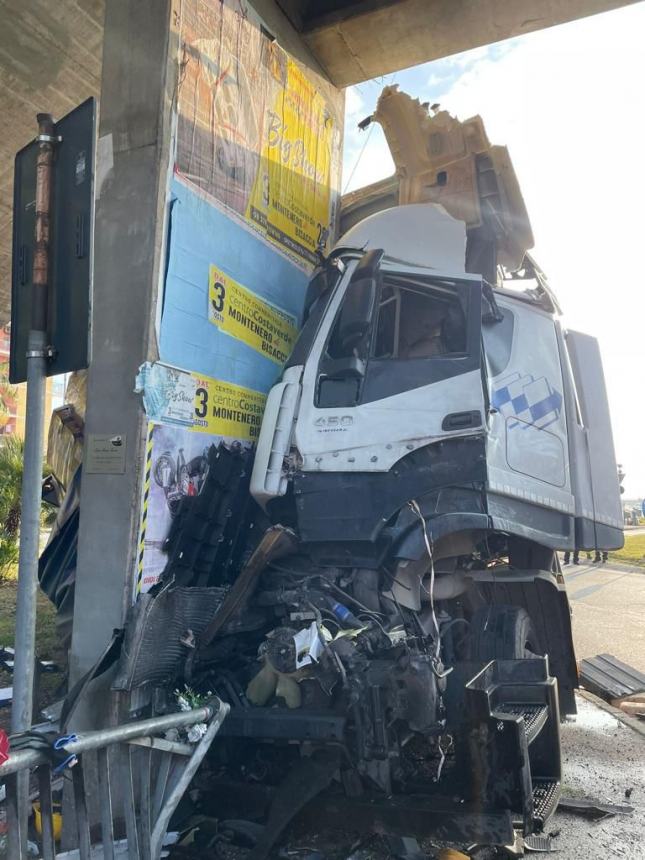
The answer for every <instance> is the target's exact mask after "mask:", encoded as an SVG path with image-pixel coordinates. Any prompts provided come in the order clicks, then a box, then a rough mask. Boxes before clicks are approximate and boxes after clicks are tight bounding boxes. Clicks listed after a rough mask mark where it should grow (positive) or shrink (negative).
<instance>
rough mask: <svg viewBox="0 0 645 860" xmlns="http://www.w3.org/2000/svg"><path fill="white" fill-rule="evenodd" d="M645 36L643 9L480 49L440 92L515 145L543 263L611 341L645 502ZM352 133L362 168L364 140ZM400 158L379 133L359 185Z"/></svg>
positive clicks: (619, 419) (606, 350) (624, 451)
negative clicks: (644, 259) (644, 257)
mask: <svg viewBox="0 0 645 860" xmlns="http://www.w3.org/2000/svg"><path fill="white" fill-rule="evenodd" d="M644 32H645V4H642V3H640V4H635V5H632V6H629V7H626V8H623V9H620V10H617V11H615V12H610V13H606V14H603V15H598V16H594V17H592V18H587V19H584V20H581V21H578V22H575V23H574V24H569V25H565V26H563V27H557V28H553V29H549V30H544V31H541V32H539V33H535V34H532V35H530V36H527V37H524V38H521V39H516V40H513V41H512V42H510V43H506V44H505V45H503V46H500V45H497V46H494V48H492V49H490V50H488V51H487V50H485V49H477V50H476V51H471V52H468V54H465V55H461V57H457V58H453V59H452V60H451V61H450V65H451V66H452V67H453V68H455V69H457V70H458V78H457V79H456V81H455V82H454V83H453V84H452V86H449V87H448V88H447V90H446V91H444V93H443V94H442V96H441V104H442V107H444V108H446V109H447V110H449V111H451V113H454V114H456V115H458V116H460V117H461V118H462V119H463V118H466V117H468V116H472V115H473V114H477V113H478V114H480V115H481V116H482V118H483V120H484V122H485V125H486V129H487V131H488V134H489V137H490V139H491V141H493V142H494V143H501V144H506V145H507V146H508V148H509V150H510V153H511V157H512V158H513V163H514V165H515V169H516V171H517V174H518V177H519V181H520V185H521V187H522V190H523V193H524V197H525V200H526V204H527V208H528V211H529V215H530V217H531V222H532V224H533V229H534V234H535V240H536V247H535V256H536V257H537V259H538V261H539V262H540V264H541V266H542V267H543V268H544V269H545V271H546V272H547V273H548V275H549V278H550V282H551V284H552V286H553V288H554V289H555V291H556V293H557V294H558V296H559V298H560V300H561V303H562V305H563V308H564V310H565V314H566V316H565V322H566V323H567V324H568V325H570V326H571V327H572V328H580V329H581V330H583V331H587V332H589V333H590V334H594V335H596V336H598V337H599V339H600V342H601V348H602V351H603V358H604V364H605V374H606V379H607V385H608V389H609V396H610V401H611V407H612V416H613V424H614V437H615V443H616V453H617V457H618V459H619V460H620V461H622V462H623V463H624V465H625V469H626V471H627V478H626V480H625V487H626V491H627V495H630V496H637V495H642V494H645V456H644V455H643V447H644V446H643V442H642V439H641V437H642V428H643V427H645V396H643V383H642V381H641V379H640V377H641V376H642V374H643V372H644V370H645V289H644V286H645V285H644V283H643V281H644V277H643V271H642V266H641V263H640V257H641V254H640V250H641V246H642V245H643V238H642V236H643V229H644V224H645V218H644V217H643V211H644V209H645V159H644V158H643V155H642V144H643V140H645V115H644V114H643V112H642V87H643V81H644V80H645V51H644V50H643V45H642V43H643V33H644ZM445 63H446V61H441V65H442V70H441V72H439V75H441V74H442V72H443V70H444V69H445ZM437 65H439V64H428V65H427V66H425V67H423V72H422V73H421V74H419V84H418V90H417V91H416V92H414V91H412V89H411V87H410V86H409V84H408V85H407V89H408V91H409V92H410V94H411V95H413V96H415V97H419V98H420V99H421V100H422V101H423V100H424V99H425V98H427V97H428V93H427V89H426V88H427V87H428V86H429V83H430V80H432V77H431V76H432V75H433V74H434V73H435V72H434V69H433V66H437ZM420 71H421V70H420ZM370 95H371V92H370ZM365 104H366V108H367V110H366V111H365V113H368V112H369V110H371V109H372V106H371V104H368V103H367V100H366V103H365ZM378 131H379V132H380V128H379V129H378ZM347 132H348V134H347V144H346V159H347V160H348V162H349V164H350V167H351V166H353V165H354V163H355V160H356V158H357V156H358V152H359V151H360V147H361V146H362V143H363V140H364V138H362V139H361V138H360V137H359V136H358V135H357V134H356V133H355V132H353V131H352V129H351V128H348V129H347ZM387 155H388V153H387V147H386V146H385V143H384V139H383V137H382V133H381V134H380V136H379V135H378V134H377V130H375V131H374V132H373V133H372V137H371V139H370V141H369V145H368V146H367V147H366V149H365V152H364V154H363V156H362V157H361V159H360V162H359V165H358V167H357V168H356V170H355V171H354V176H353V177H352V182H351V186H350V187H351V188H356V187H359V186H360V185H363V184H367V183H369V182H373V181H375V180H376V179H380V178H383V177H384V176H387V175H388V174H389V173H391V172H392V166H391V165H392V163H391V160H390V159H388V158H387V157H386V156H387ZM346 179H347V176H345V181H346Z"/></svg>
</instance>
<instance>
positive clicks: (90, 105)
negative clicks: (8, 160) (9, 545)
mask: <svg viewBox="0 0 645 860" xmlns="http://www.w3.org/2000/svg"><path fill="white" fill-rule="evenodd" d="M37 120H38V137H37V138H36V140H35V141H34V142H33V143H31V144H30V145H29V146H27V147H25V148H24V149H23V150H21V151H20V152H19V153H18V154H17V156H16V165H15V188H14V229H13V273H12V293H11V356H10V380H11V382H12V383H16V382H23V381H25V380H26V381H27V405H26V416H25V449H24V465H23V477H22V499H21V524H20V553H19V560H18V596H17V604H16V636H15V668H14V684H13V707H12V714H11V728H12V731H13V732H14V733H16V732H22V731H26V730H28V729H30V728H31V724H32V716H33V706H34V663H35V638H36V597H37V584H38V554H39V542H40V512H41V484H42V469H43V447H44V420H45V383H46V378H47V377H48V376H52V375H54V374H57V373H64V372H67V371H71V370H77V369H80V368H83V367H87V364H88V359H89V350H88V343H89V309H90V284H91V238H92V229H91V228H92V217H93V163H94V149H95V146H94V137H95V130H94V129H95V104H94V100H93V99H89V100H88V101H87V102H85V103H84V104H83V105H81V106H80V107H79V108H76V110H75V111H72V112H71V113H70V114H68V115H67V116H66V117H65V118H64V119H62V120H60V121H59V122H58V123H54V121H53V119H52V117H51V116H50V115H49V114H38V117H37ZM21 777H22V785H21V786H20V787H19V792H22V793H24V792H26V791H27V787H28V785H27V781H26V780H27V777H28V774H27V773H24V774H22V775H21ZM21 808H22V809H24V810H26V804H21ZM23 847H24V846H23Z"/></svg>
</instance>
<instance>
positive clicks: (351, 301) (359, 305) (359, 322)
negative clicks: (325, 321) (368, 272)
mask: <svg viewBox="0 0 645 860" xmlns="http://www.w3.org/2000/svg"><path fill="white" fill-rule="evenodd" d="M375 304H376V279H375V278H367V279H365V280H362V281H358V283H356V282H354V281H352V283H351V284H350V285H349V287H348V289H347V293H346V295H345V301H344V302H343V307H342V310H341V313H340V319H339V321H338V337H339V340H340V342H341V343H342V345H343V347H344V348H345V349H348V350H349V349H352V348H353V347H355V346H357V345H358V344H359V343H360V342H361V340H362V339H363V338H364V337H365V335H366V334H367V332H368V331H369V328H370V325H371V323H372V317H373V315H374V306H375Z"/></svg>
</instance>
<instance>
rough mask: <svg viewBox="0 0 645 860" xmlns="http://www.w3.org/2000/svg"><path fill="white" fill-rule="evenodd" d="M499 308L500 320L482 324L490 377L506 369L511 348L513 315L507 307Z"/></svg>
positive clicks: (513, 326)
mask: <svg viewBox="0 0 645 860" xmlns="http://www.w3.org/2000/svg"><path fill="white" fill-rule="evenodd" d="M499 310H500V312H501V313H502V315H503V319H502V320H500V321H494V322H487V323H484V325H483V326H482V337H483V340H484V352H485V353H486V362H487V364H488V372H489V374H490V376H491V377H493V376H499V375H500V373H502V372H503V371H504V370H506V367H507V365H508V363H509V361H510V360H511V351H512V349H513V329H514V328H515V317H514V315H513V313H512V312H511V311H509V310H508V308H501V307H500V308H499Z"/></svg>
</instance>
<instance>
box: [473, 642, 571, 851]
mask: <svg viewBox="0 0 645 860" xmlns="http://www.w3.org/2000/svg"><path fill="white" fill-rule="evenodd" d="M466 702H467V707H468V713H469V715H470V718H471V720H472V725H473V727H474V731H475V732H478V731H479V732H481V731H482V730H483V731H484V735H483V736H484V737H486V738H487V741H486V742H485V743H483V744H482V745H481V751H480V752H478V753H476V754H475V761H474V764H475V767H481V773H482V774H487V776H486V782H485V788H484V789H483V791H484V796H483V797H482V802H484V803H488V804H489V805H491V806H493V807H499V806H506V808H508V809H510V811H511V812H512V814H513V819H514V821H515V822H516V823H517V824H518V825H519V826H521V827H522V829H523V831H524V834H525V835H527V834H529V833H533V832H535V831H540V830H542V828H543V827H544V824H545V822H546V821H547V820H548V818H549V816H550V815H551V814H552V813H553V812H554V811H555V808H556V807H557V804H558V800H559V797H560V779H561V755H560V714H559V708H558V693H557V682H556V681H555V679H554V678H552V677H551V676H550V674H549V663H548V658H547V657H540V658H535V659H526V660H493V661H491V662H490V663H488V664H487V665H486V666H484V667H482V668H481V669H480V671H479V672H477V673H476V674H474V675H473V677H471V679H470V681H469V682H468V683H467V684H466ZM477 756H479V761H477Z"/></svg>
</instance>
